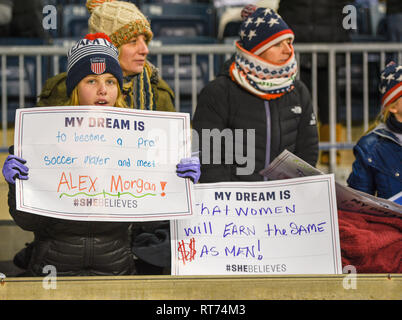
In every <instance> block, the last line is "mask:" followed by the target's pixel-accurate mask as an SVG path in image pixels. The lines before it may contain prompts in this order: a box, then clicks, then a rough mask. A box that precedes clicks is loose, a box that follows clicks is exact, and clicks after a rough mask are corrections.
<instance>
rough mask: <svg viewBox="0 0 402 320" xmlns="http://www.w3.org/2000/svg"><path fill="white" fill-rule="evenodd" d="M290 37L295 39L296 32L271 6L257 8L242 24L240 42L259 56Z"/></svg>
mask: <svg viewBox="0 0 402 320" xmlns="http://www.w3.org/2000/svg"><path fill="white" fill-rule="evenodd" d="M288 38H291V39H293V38H294V33H293V31H292V30H291V29H290V28H289V26H288V25H287V24H286V22H285V21H283V19H282V18H281V16H280V15H279V14H277V13H276V12H275V11H274V10H272V9H269V8H256V10H255V11H254V12H253V13H252V14H251V15H250V16H248V17H247V18H246V20H245V21H243V23H242V25H241V28H240V41H239V44H240V45H241V46H242V47H243V48H244V49H246V50H247V51H249V52H251V53H253V54H255V55H257V56H258V55H260V54H261V53H263V52H264V51H265V50H266V49H268V48H269V47H271V46H273V45H274V44H276V43H279V42H281V41H282V40H284V39H288Z"/></svg>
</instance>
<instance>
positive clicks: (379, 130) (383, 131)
mask: <svg viewBox="0 0 402 320" xmlns="http://www.w3.org/2000/svg"><path fill="white" fill-rule="evenodd" d="M372 133H374V134H376V135H378V136H380V137H383V138H386V139H389V140H391V141H393V142H395V143H396V144H399V145H400V146H401V147H402V143H401V141H399V139H398V137H397V136H396V135H395V134H394V133H393V132H392V131H391V130H389V129H388V127H387V126H386V125H385V123H380V124H379V125H378V126H377V127H375V128H374V129H373V131H372Z"/></svg>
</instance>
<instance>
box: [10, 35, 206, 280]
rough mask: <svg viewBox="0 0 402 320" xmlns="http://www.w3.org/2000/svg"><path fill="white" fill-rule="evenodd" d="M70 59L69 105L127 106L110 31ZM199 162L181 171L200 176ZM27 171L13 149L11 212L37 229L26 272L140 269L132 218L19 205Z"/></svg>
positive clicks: (84, 43) (81, 45)
mask: <svg viewBox="0 0 402 320" xmlns="http://www.w3.org/2000/svg"><path fill="white" fill-rule="evenodd" d="M67 59H68V68H67V78H66V90H67V95H68V97H69V104H70V105H88V106H115V107H126V105H125V102H124V99H123V98H122V94H121V89H120V88H121V87H122V83H123V72H122V69H121V67H120V64H119V61H118V50H117V48H116V47H115V46H114V45H113V44H112V43H111V42H110V39H109V37H108V36H107V35H105V34H100V33H98V34H91V35H87V36H86V37H85V38H84V39H81V40H80V41H78V42H77V43H76V44H75V45H74V46H73V47H72V48H71V49H70V50H69V52H68V55H67ZM10 153H12V152H10ZM199 167H200V165H199V163H198V164H197V163H195V162H194V161H193V159H191V158H190V159H187V158H186V159H182V160H181V162H180V163H179V164H178V165H177V175H178V176H179V177H183V178H190V179H192V180H193V181H194V182H197V180H198V178H199V174H200V170H199ZM28 172H29V167H28V166H27V165H26V161H25V160H24V159H21V158H19V157H16V156H14V155H12V154H10V155H9V156H8V157H7V159H6V161H5V163H4V166H3V176H4V178H5V179H6V181H7V182H8V183H9V194H8V203H9V207H10V214H11V216H12V217H13V219H14V220H15V222H16V224H17V225H18V226H20V227H21V228H22V229H24V230H27V231H33V232H34V235H35V240H34V241H33V242H32V243H31V244H30V245H29V246H30V247H29V248H30V252H27V251H24V250H23V251H22V252H24V254H25V257H26V259H27V261H25V262H26V266H23V267H24V268H25V267H26V272H25V273H24V274H23V275H24V276H44V275H45V274H44V267H45V266H46V265H53V266H54V267H55V268H56V270H57V275H58V276H94V275H98V276H101V275H130V274H136V273H137V269H138V268H137V266H136V264H135V260H134V255H133V252H132V248H131V225H132V224H131V223H129V222H95V221H91V222H87V221H72V220H63V219H57V218H50V217H45V216H40V215H35V214H31V213H27V212H23V211H19V210H17V208H16V194H15V179H22V180H27V179H28ZM157 258H158V257H157ZM15 261H16V260H15V259H14V263H15ZM18 266H19V265H18Z"/></svg>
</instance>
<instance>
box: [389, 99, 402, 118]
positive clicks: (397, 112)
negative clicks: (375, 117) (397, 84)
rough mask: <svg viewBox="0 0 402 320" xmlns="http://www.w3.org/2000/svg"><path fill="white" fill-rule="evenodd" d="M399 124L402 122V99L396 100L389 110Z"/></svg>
mask: <svg viewBox="0 0 402 320" xmlns="http://www.w3.org/2000/svg"><path fill="white" fill-rule="evenodd" d="M389 111H390V112H392V113H393V114H394V116H395V118H396V120H398V121H399V122H402V97H400V98H399V99H398V100H396V103H395V104H394V105H393V106H392V107H391V108H390V109H389Z"/></svg>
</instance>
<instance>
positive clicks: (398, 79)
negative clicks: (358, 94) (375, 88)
mask: <svg viewBox="0 0 402 320" xmlns="http://www.w3.org/2000/svg"><path fill="white" fill-rule="evenodd" d="M379 90H380V93H381V108H382V109H383V110H384V109H385V108H386V107H387V106H388V105H390V104H391V103H393V102H395V101H396V100H398V99H399V98H400V97H401V96H402V65H401V66H398V65H397V64H396V63H395V62H393V61H391V62H390V63H388V64H387V66H386V67H385V69H384V71H383V72H382V73H381V81H380V85H379Z"/></svg>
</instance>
